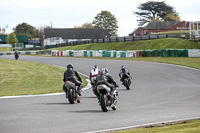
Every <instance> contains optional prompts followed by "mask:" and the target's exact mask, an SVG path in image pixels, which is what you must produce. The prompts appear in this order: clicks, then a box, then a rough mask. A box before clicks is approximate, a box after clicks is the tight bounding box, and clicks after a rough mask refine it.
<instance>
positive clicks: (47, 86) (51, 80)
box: [0, 59, 87, 96]
mask: <svg viewBox="0 0 200 133" xmlns="http://www.w3.org/2000/svg"><path fill="white" fill-rule="evenodd" d="M65 70H66V69H64V68H61V67H57V66H52V65H46V64H39V63H34V62H28V61H20V60H6V59H0V96H15V95H35V94H46V93H56V92H63V90H62V86H63V81H62V80H63V73H64V72H65ZM82 79H83V83H84V86H85V85H86V84H87V82H86V81H85V79H84V78H83V77H82Z"/></svg>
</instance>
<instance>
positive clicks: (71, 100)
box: [68, 89, 75, 104]
mask: <svg viewBox="0 0 200 133" xmlns="http://www.w3.org/2000/svg"><path fill="white" fill-rule="evenodd" d="M68 100H69V103H70V104H74V100H75V99H74V90H73V89H69V90H68Z"/></svg>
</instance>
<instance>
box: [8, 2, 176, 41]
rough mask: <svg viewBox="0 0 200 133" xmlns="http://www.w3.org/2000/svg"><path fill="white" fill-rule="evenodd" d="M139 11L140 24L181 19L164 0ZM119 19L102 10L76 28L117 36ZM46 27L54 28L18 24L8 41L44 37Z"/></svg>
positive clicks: (149, 4) (141, 6) (139, 8)
mask: <svg viewBox="0 0 200 133" xmlns="http://www.w3.org/2000/svg"><path fill="white" fill-rule="evenodd" d="M137 9H138V11H133V14H134V15H136V16H137V17H138V19H137V21H138V26H143V25H144V24H146V23H148V22H150V21H180V17H179V15H178V13H177V12H176V11H175V10H174V8H173V7H172V6H170V5H168V4H166V3H165V2H164V1H162V2H158V1H148V2H145V3H141V4H139V5H138V7H137ZM117 23H118V21H117V19H116V17H115V15H113V14H111V13H110V12H109V11H101V12H100V13H98V14H97V15H96V17H95V18H94V20H93V21H92V22H86V23H84V24H83V25H82V26H75V27H74V28H103V29H106V30H107V31H108V32H109V33H110V34H111V35H112V36H117V31H118V28H119V27H118V25H117ZM44 28H53V27H52V26H44V27H40V28H36V27H34V26H31V25H29V24H27V23H21V24H18V25H17V26H16V27H15V28H13V30H14V33H11V35H9V36H8V38H7V39H6V41H7V43H10V44H13V43H16V41H17V39H15V37H16V35H27V36H28V38H40V39H41V40H42V39H43V33H44Z"/></svg>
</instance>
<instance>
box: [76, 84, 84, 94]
mask: <svg viewBox="0 0 200 133" xmlns="http://www.w3.org/2000/svg"><path fill="white" fill-rule="evenodd" d="M82 87H83V85H80V86H79V87H78V88H77V93H78V95H79V96H81V89H82Z"/></svg>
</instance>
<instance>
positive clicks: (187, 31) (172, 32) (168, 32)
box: [153, 30, 190, 34]
mask: <svg viewBox="0 0 200 133" xmlns="http://www.w3.org/2000/svg"><path fill="white" fill-rule="evenodd" d="M189 32H190V31H189V30H182V31H181V30H179V31H166V32H157V33H153V34H185V33H186V34H189Z"/></svg>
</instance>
